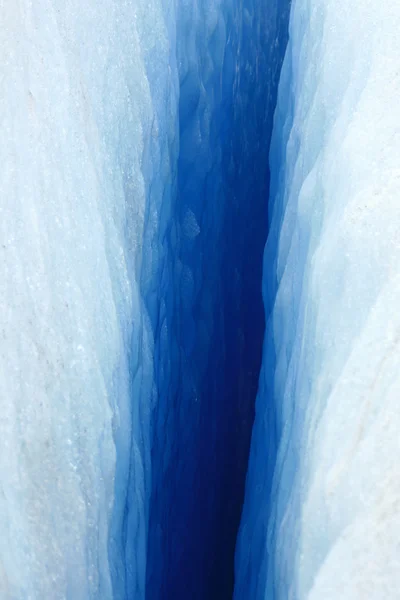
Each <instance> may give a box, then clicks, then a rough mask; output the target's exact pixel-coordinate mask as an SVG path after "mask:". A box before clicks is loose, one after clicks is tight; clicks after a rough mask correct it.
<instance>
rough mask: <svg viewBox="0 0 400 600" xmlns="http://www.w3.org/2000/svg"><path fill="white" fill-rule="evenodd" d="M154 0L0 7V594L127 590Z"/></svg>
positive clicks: (156, 196) (154, 151)
mask: <svg viewBox="0 0 400 600" xmlns="http://www.w3.org/2000/svg"><path fill="white" fill-rule="evenodd" d="M167 8H168V7H166V5H165V4H162V3H160V2H147V1H146V2H140V1H135V2H124V1H121V2H116V1H114V0H101V1H96V2H92V1H90V2H85V3H84V4H82V3H80V2H77V1H75V0H68V2H60V1H58V0H52V1H49V0H38V2H34V3H32V2H19V1H17V2H13V3H7V4H5V5H2V28H1V34H0V35H1V43H0V47H1V67H0V72H1V83H0V86H1V93H0V119H1V124H2V139H1V142H0V181H1V183H0V186H1V201H0V212H1V218H0V227H1V252H2V277H1V283H0V304H1V312H0V329H1V332H2V334H1V335H2V342H1V344H0V352H1V359H0V370H1V374H0V385H1V403H2V404H1V427H0V429H1V442H0V448H1V450H0V456H1V467H0V481H1V490H2V492H1V496H0V520H1V525H0V530H1V536H0V565H1V569H0V590H1V592H0V595H1V597H2V598H13V599H14V598H15V599H17V598H18V599H19V598H21V599H27V598H32V599H35V598H49V599H50V598H71V599H72V598H73V599H76V600H79V599H80V598H82V600H88V599H89V598H100V597H101V598H111V597H115V598H122V597H125V589H126V585H131V586H132V590H133V592H132V593H133V596H131V597H135V598H139V597H143V594H144V586H145V556H146V529H147V519H148V498H149V495H150V489H151V487H150V437H149V428H150V414H151V402H152V401H153V399H152V390H153V379H154V378H153V371H154V367H153V346H154V335H153V332H152V327H151V316H152V315H151V312H150V308H151V303H150V301H149V299H148V297H147V296H149V295H150V294H151V288H153V290H154V289H156V275H155V273H154V271H155V270H158V271H159V270H160V269H162V268H163V265H164V264H165V262H166V260H167V252H166V251H165V250H164V249H163V246H162V240H161V238H160V237H159V232H162V226H163V224H162V222H161V221H162V218H163V219H164V221H165V219H166V218H168V216H169V214H170V209H169V204H170V200H169V197H170V195H171V190H172V188H173V174H171V164H173V163H174V160H175V161H176V156H177V141H176V129H177V97H178V76H177V69H176V65H174V61H173V56H174V52H173V48H174V35H175V33H174V32H175V18H174V10H173V7H172V6H171V7H169V8H168V10H167ZM170 54H171V56H170ZM155 90H156V92H157V93H155ZM161 205H162V206H163V210H164V213H161V210H160V208H161ZM164 228H165V225H164ZM143 290H145V291H146V294H145V293H144V291H143ZM127 499H129V504H127ZM127 564H128V565H129V568H128V569H127V568H126V565H127ZM113 588H114V589H113Z"/></svg>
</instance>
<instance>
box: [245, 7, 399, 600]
mask: <svg viewBox="0 0 400 600" xmlns="http://www.w3.org/2000/svg"><path fill="white" fill-rule="evenodd" d="M317 4H318V3H314V2H303V1H301V0H297V1H296V2H294V3H293V7H292V13H291V22H290V42H289V46H288V50H287V54H286V58H285V63H284V66H283V72H282V77H281V81H280V90H279V100H278V107H277V111H276V115H275V124H274V134H273V142H272V147H271V153H270V167H271V172H272V184H271V197H270V219H271V227H270V233H269V239H268V243H267V246H266V251H265V258H264V297H265V304H266V310H267V315H268V322H267V327H266V338H265V342H264V356H263V368H262V373H261V380H260V388H259V394H258V399H257V409H256V420H255V426H254V430H253V438H252V450H251V459H250V466H249V472H248V480H247V491H246V502H245V508H244V513H243V519H242V525H241V534H240V537H239V542H238V550H237V556H236V566H237V587H236V595H235V597H236V598H237V599H241V598H252V599H253V598H254V599H258V598H277V599H282V600H283V599H287V598H296V599H299V600H301V599H305V598H309V599H317V598H318V599H319V598H324V599H329V600H330V599H332V600H333V599H335V598H345V599H349V600H350V599H354V598H364V597H368V598H374V599H378V598H379V599H381V598H393V599H394V598H396V597H397V596H398V590H399V586H400V579H399V572H400V571H399V562H400V556H399V551H398V539H399V534H400V512H399V501H400V480H399V469H398V465H397V457H398V455H399V449H400V448H399V443H400V442H399V440H400V438H399V430H400V418H399V415H400V413H399V410H398V398H399V391H400V378H399V371H398V367H397V366H396V365H398V364H399V358H400V356H399V354H400V351H399V344H398V332H399V326H400V320H399V315H398V308H397V307H398V306H399V300H400V297H399V294H400V278H399V274H400V273H399V264H400V262H399V258H400V257H399V251H400V250H399V249H400V237H399V236H400V228H399V222H400V213H399V210H400V208H399V206H400V205H399V201H398V198H399V193H400V183H399V177H398V172H399V170H398V163H399V158H400V143H399V139H400V138H399V134H400V129H399V122H400V121H399V117H400V114H399V107H398V106H399V105H398V101H397V98H398V95H399V92H400V76H399V70H398V57H397V50H396V45H397V32H398V29H399V26H400V8H399V7H398V5H397V3H395V2H393V1H390V0H384V1H383V2H381V3H380V4H379V5H377V4H376V3H373V2H369V1H367V2H364V1H361V0H359V1H356V2H354V3H352V5H351V8H350V6H349V5H348V4H347V3H346V2H336V1H335V2H333V1H330V0H329V1H327V2H325V3H324V5H323V6H321V5H317ZM275 449H276V451H275ZM275 459H276V464H275Z"/></svg>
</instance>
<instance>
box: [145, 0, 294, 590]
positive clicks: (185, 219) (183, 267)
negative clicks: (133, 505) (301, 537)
mask: <svg viewBox="0 0 400 600" xmlns="http://www.w3.org/2000/svg"><path fill="white" fill-rule="evenodd" d="M282 4H284V5H285V8H283V6H280V7H279V9H278V7H276V6H275V3H270V5H269V6H268V5H267V2H263V1H259V2H257V0H244V1H243V2H242V3H240V6H237V7H236V6H234V7H229V8H227V9H226V10H225V12H222V13H221V20H220V22H219V23H218V25H217V28H216V33H215V35H214V36H212V37H211V39H209V40H208V42H207V43H208V47H207V52H208V55H209V56H211V57H213V56H215V57H217V56H221V52H222V53H223V61H222V67H221V66H216V67H215V68H212V66H211V67H210V65H209V64H207V65H205V64H202V60H201V52H202V51H203V52H204V48H203V46H204V40H203V39H201V34H198V38H199V39H198V40H197V44H198V53H199V56H200V59H199V60H198V61H197V64H196V63H195V62H193V63H191V62H190V60H188V61H186V57H181V58H182V64H183V63H185V64H184V67H182V68H181V80H180V114H179V124H180V155H179V162H178V174H177V180H176V182H174V183H173V185H176V194H174V203H175V204H174V207H173V213H174V214H175V215H176V220H174V222H172V223H170V225H169V227H168V230H167V231H166V236H165V244H166V245H167V246H168V248H169V252H170V257H171V260H170V264H169V265H168V266H167V267H166V268H165V270H164V272H163V273H162V276H161V280H160V282H159V286H160V288H161V289H162V290H163V293H162V294H161V295H162V297H163V299H164V300H163V301H164V305H163V307H161V308H160V311H159V315H160V316H159V319H158V322H159V331H158V333H157V335H158V340H159V341H158V343H156V348H155V352H156V356H155V369H156V382H157V390H156V392H155V393H156V396H157V402H156V407H157V408H156V410H155V415H154V429H153V444H152V498H151V504H150V514H149V532H148V553H147V586H146V598H147V600H168V599H171V598H173V599H174V600H181V599H182V600H186V599H187V598H190V599H191V600H214V599H215V600H225V599H226V600H228V599H230V598H232V595H233V588H234V553H235V543H236V536H237V531H238V527H239V522H240V517H241V511H242V505H243V498H244V487H245V478H246V471H247V462H248V455H249V446H250V438H251V430H252V424H253V419H254V401H255V397H256V393H257V386H258V377H259V370H260V364H261V354H262V343H263V337H264V329H265V322H264V308H263V303H262V294H261V281H262V257H263V249H264V245H265V240H266V236H267V227H268V215H267V207H268V189H269V169H268V152H269V144H270V137H271V131H272V121H273V111H274V107H275V102H276V91H277V82H278V77H279V71H280V67H281V64H282V59H283V54H284V49H285V45H286V38H287V20H288V2H284V3H282ZM245 17H246V18H245ZM181 19H182V20H185V19H186V20H187V19H190V14H185V15H184V16H182V17H181ZM179 27H180V28H181V29H182V30H187V29H188V26H187V23H184V22H183V23H181V24H179V23H178V29H179ZM221 43H223V47H222V49H221ZM180 51H182V50H180V48H179V45H178V61H179V52H180ZM184 59H185V60H184ZM185 61H186V62H185ZM215 62H216V64H217V60H216V61H215ZM199 131H200V132H201V135H199ZM160 340H161V341H160ZM166 348H167V349H168V351H167V352H166V351H165V349H166Z"/></svg>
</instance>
